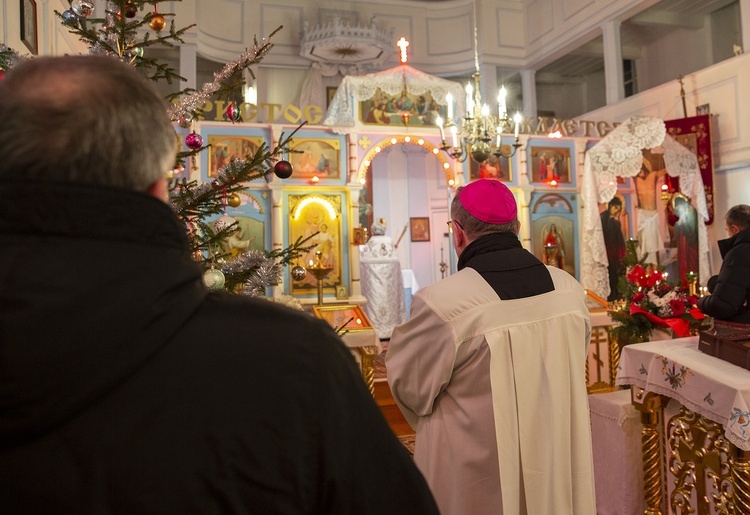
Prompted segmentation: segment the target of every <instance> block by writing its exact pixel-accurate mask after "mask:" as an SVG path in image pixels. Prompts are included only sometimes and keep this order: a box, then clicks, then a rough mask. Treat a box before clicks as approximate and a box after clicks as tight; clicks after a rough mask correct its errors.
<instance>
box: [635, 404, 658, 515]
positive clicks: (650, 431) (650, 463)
mask: <svg viewBox="0 0 750 515" xmlns="http://www.w3.org/2000/svg"><path fill="white" fill-rule="evenodd" d="M635 392H636V389H632V390H631V395H632V402H633V405H634V406H635V407H636V409H637V410H638V411H640V412H641V422H642V423H643V430H642V432H641V450H642V453H643V490H644V497H645V500H646V510H645V511H644V513H645V515H662V512H661V508H660V506H661V500H662V497H663V495H664V482H663V479H662V478H663V476H664V471H663V460H662V456H663V454H662V446H661V441H662V438H661V436H662V435H661V432H662V431H661V429H662V417H663V399H664V397H662V396H661V395H657V394H655V393H648V394H646V396H645V397H643V400H642V401H640V402H639V400H638V399H640V396H636V393H635Z"/></svg>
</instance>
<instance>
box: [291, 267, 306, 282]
mask: <svg viewBox="0 0 750 515" xmlns="http://www.w3.org/2000/svg"><path fill="white" fill-rule="evenodd" d="M306 275H307V270H305V267H304V266H300V265H297V266H295V267H294V268H292V279H294V280H295V281H301V280H302V279H304V278H305V276H306Z"/></svg>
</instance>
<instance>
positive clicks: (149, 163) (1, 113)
mask: <svg viewBox="0 0 750 515" xmlns="http://www.w3.org/2000/svg"><path fill="white" fill-rule="evenodd" d="M0 120H2V122H1V123H0V239H1V240H2V242H3V243H2V252H0V363H1V364H0V484H2V488H0V511H2V512H3V513H158V514H170V513H179V514H184V513H264V514H265V513H300V514H309V513H357V514H360V513H371V514H382V513H436V512H437V509H436V507H435V504H434V501H433V499H432V496H431V494H430V492H429V490H428V487H427V485H426V483H425V481H424V479H423V478H422V476H421V475H420V473H419V472H418V470H417V469H416V467H415V466H414V464H413V463H412V461H411V458H410V456H409V455H408V453H407V452H406V450H405V449H404V447H403V445H401V443H400V442H399V441H398V439H397V438H396V437H395V436H394V434H393V433H392V432H391V430H390V429H389V427H388V426H387V424H386V422H385V420H384V419H383V417H382V415H381V414H380V412H379V410H378V408H377V406H376V405H375V403H374V401H373V399H372V397H371V396H370V394H369V392H368V390H367V388H366V387H365V385H364V382H363V380H362V378H361V376H360V374H359V372H358V369H357V368H356V365H355V362H354V359H353V358H352V356H351V354H350V353H349V351H348V349H347V348H346V347H345V346H344V344H343V343H342V342H341V340H340V338H338V336H337V335H336V334H335V333H334V332H333V330H332V329H331V328H330V327H329V326H328V325H327V324H325V323H324V322H323V321H319V320H316V319H314V318H312V317H311V316H310V315H308V314H306V313H302V312H299V311H293V310H291V309H288V308H285V307H282V306H280V305H278V304H275V303H272V302H268V301H266V300H262V299H250V298H246V297H241V296H235V295H231V294H228V293H225V292H210V291H209V290H208V289H207V288H206V287H205V286H204V284H203V282H202V270H201V269H200V267H199V266H198V265H197V264H196V263H195V262H194V261H193V260H192V259H191V254H190V249H189V246H188V244H187V238H186V234H185V228H184V227H183V226H182V224H181V223H180V222H179V221H178V219H177V218H176V217H175V216H174V213H173V212H172V211H171V209H170V208H169V206H168V205H167V204H166V203H165V200H166V199H167V186H166V179H165V177H166V171H167V170H169V169H170V168H172V167H173V166H174V159H175V150H176V145H175V141H176V138H175V133H174V131H173V129H172V127H171V125H170V123H169V120H168V117H167V115H166V106H165V104H164V102H163V101H162V100H161V99H160V98H159V96H158V94H157V93H156V91H155V89H153V86H151V85H149V84H148V83H147V81H146V80H145V79H144V78H143V77H142V76H140V75H139V74H138V73H137V72H136V71H135V70H134V69H133V68H131V67H129V66H127V65H125V64H122V63H120V62H119V61H118V60H117V59H113V58H109V57H92V56H76V57H40V58H35V59H31V60H29V61H27V62H25V63H23V64H20V65H18V66H17V67H16V68H14V69H13V70H11V71H10V72H9V73H8V74H7V75H6V76H5V78H3V79H2V80H0Z"/></svg>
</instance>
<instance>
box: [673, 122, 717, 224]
mask: <svg viewBox="0 0 750 515" xmlns="http://www.w3.org/2000/svg"><path fill="white" fill-rule="evenodd" d="M664 124H665V125H666V126H667V132H668V133H669V135H670V136H672V137H673V138H674V139H676V140H677V141H678V142H680V143H682V144H683V145H684V146H685V147H686V148H688V149H689V150H691V151H692V152H693V153H694V154H695V157H697V158H698V166H699V167H700V170H701V178H703V189H704V190H705V192H706V207H707V208H708V221H707V222H706V225H710V224H711V223H713V221H714V163H713V152H712V147H711V115H710V114H703V115H700V116H692V117H690V118H680V119H678V120H665V122H664ZM677 181H678V179H676V178H674V179H671V186H672V187H670V190H671V191H675V190H676V191H679V183H678V182H677ZM693 205H695V204H693Z"/></svg>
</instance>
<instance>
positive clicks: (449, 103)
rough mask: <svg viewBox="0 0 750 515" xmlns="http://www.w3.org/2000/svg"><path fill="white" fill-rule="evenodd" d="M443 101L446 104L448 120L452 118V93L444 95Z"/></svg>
mask: <svg viewBox="0 0 750 515" xmlns="http://www.w3.org/2000/svg"><path fill="white" fill-rule="evenodd" d="M445 103H446V104H448V121H450V120H453V95H451V94H450V93H448V94H447V95H445ZM443 139H445V138H443Z"/></svg>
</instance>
